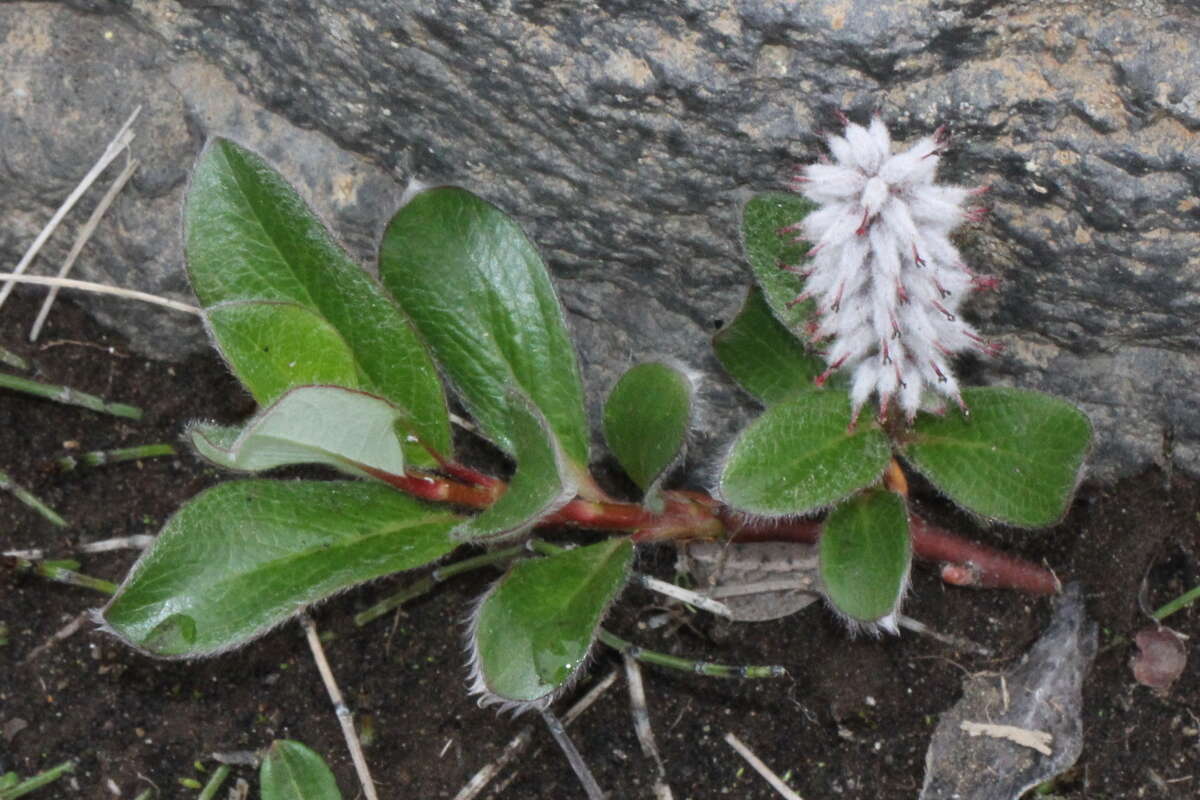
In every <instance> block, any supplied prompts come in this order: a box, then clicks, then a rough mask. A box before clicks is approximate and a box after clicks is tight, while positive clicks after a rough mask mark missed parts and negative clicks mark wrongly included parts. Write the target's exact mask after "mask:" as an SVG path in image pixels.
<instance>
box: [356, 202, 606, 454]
mask: <svg viewBox="0 0 1200 800" xmlns="http://www.w3.org/2000/svg"><path fill="white" fill-rule="evenodd" d="M379 274H380V277H381V278H382V280H383V283H384V285H385V286H386V287H387V288H388V289H389V290H390V291H391V292H392V294H394V295H395V296H396V298H397V299H398V300H399V301H400V304H401V306H403V307H404V309H405V311H407V312H408V314H409V316H410V317H411V318H412V320H413V322H415V323H416V325H417V328H418V329H419V330H420V331H421V334H422V335H423V336H424V337H425V340H426V341H427V342H429V345H430V347H432V348H433V352H434V354H435V355H436V356H437V360H438V362H439V363H440V364H441V365H442V368H443V369H444V370H445V373H446V375H447V376H448V377H449V378H450V380H451V382H452V383H453V384H454V386H455V387H456V388H457V390H458V392H459V395H460V396H461V397H462V400H463V403H464V405H466V407H467V410H468V411H470V413H471V415H472V416H473V417H474V418H475V421H476V422H478V423H479V426H480V429H481V430H482V432H483V433H484V435H485V436H487V437H488V438H490V439H491V440H492V441H494V442H495V443H496V444H497V445H498V446H499V447H500V448H502V449H503V450H505V451H507V452H508V453H513V452H514V451H515V442H514V433H513V430H512V426H513V418H512V415H510V413H509V411H508V390H509V389H510V388H511V387H516V388H519V389H520V390H521V391H522V392H523V393H524V394H525V395H526V396H527V397H529V398H530V399H531V400H532V401H533V403H534V405H536V406H537V408H538V410H539V411H541V413H542V415H543V416H545V418H546V421H547V422H548V423H549V424H550V429H551V430H552V431H553V432H554V434H555V436H556V437H557V438H558V441H559V444H560V446H561V447H562V449H563V452H564V453H565V454H566V456H567V458H568V460H569V461H570V462H571V463H572V464H573V465H574V467H575V468H576V469H577V470H578V471H580V472H583V471H585V468H586V466H587V463H588V445H589V441H590V431H589V427H588V423H587V417H586V415H585V413H584V404H583V386H582V383H581V382H580V378H579V365H578V363H577V362H576V359H575V350H574V348H573V346H572V344H571V339H570V336H569V335H568V333H567V326H566V322H565V320H564V318H563V311H562V307H561V306H560V305H559V303H558V296H557V295H556V294H555V292H554V287H553V285H552V284H551V283H550V275H549V273H548V272H547V271H546V265H545V264H544V263H543V262H542V258H541V256H540V255H538V252H537V250H536V249H535V248H534V246H533V245H532V244H531V243H530V241H529V240H528V239H527V238H526V237H525V234H524V233H523V232H522V231H521V228H520V226H518V225H517V224H516V222H514V221H513V220H512V219H511V218H510V217H509V216H508V215H507V214H505V213H503V212H502V211H500V210H499V209H498V208H496V207H495V206H493V205H491V204H490V203H487V202H485V201H483V200H481V199H480V198H478V197H476V196H475V195H473V194H471V193H470V192H468V191H466V190H465V189H458V188H454V187H445V188H439V189H430V190H427V191H423V192H420V193H419V194H417V195H416V196H415V197H413V198H412V199H411V200H410V201H409V202H408V203H407V204H406V205H405V206H404V207H403V208H401V209H400V210H399V211H398V212H396V216H395V217H393V218H392V221H391V222H390V223H389V224H388V227H387V230H386V231H385V232H384V234H383V241H382V243H381V244H380V251H379Z"/></svg>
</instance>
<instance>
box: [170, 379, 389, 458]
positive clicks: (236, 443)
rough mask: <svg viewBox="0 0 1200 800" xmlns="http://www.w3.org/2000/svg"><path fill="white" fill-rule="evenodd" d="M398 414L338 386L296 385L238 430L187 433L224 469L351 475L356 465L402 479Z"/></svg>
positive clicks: (204, 426) (202, 428) (197, 427)
mask: <svg viewBox="0 0 1200 800" xmlns="http://www.w3.org/2000/svg"><path fill="white" fill-rule="evenodd" d="M403 417H404V414H403V412H401V411H400V409H398V408H396V407H395V406H393V405H392V404H391V403H389V402H387V401H386V400H384V399H382V398H380V397H375V396H374V395H369V394H366V393H364V392H359V391H356V390H354V389H344V388H342V387H340V386H300V387H297V388H295V389H292V390H291V391H289V392H288V393H287V394H285V395H284V396H283V397H281V398H279V399H278V400H276V401H275V403H274V404H273V405H271V406H269V407H268V408H264V409H263V410H262V411H259V412H258V413H257V414H255V415H254V418H253V419H251V420H250V421H249V422H248V423H246V426H245V427H244V428H242V429H241V430H239V429H237V428H227V427H224V426H220V425H211V424H208V423H195V424H193V425H191V426H190V427H189V428H188V435H189V437H190V439H191V442H192V445H193V446H194V447H195V448H196V450H197V452H199V453H200V455H202V456H204V457H205V458H207V459H208V460H209V461H212V462H213V463H214V464H216V465H218V466H221V467H225V468H226V469H236V470H242V471H244V472H260V471H262V470H264V469H271V468H273V467H279V466H283V465H284V464H327V465H329V466H331V467H336V468H337V469H340V470H342V471H344V472H349V473H350V474H352V475H365V474H367V473H366V472H365V471H363V470H360V469H359V468H358V465H360V464H362V465H365V466H368V467H374V468H375V469H378V470H382V471H384V472H390V473H392V474H393V475H402V474H404V450H403V448H402V447H401V445H400V439H399V438H398V437H397V435H396V427H395V426H396V422H397V421H398V420H401V419H403Z"/></svg>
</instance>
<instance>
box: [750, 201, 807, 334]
mask: <svg viewBox="0 0 1200 800" xmlns="http://www.w3.org/2000/svg"><path fill="white" fill-rule="evenodd" d="M816 207H817V206H816V204H815V203H813V202H812V201H811V200H809V199H807V198H805V197H803V196H802V195H798V194H792V193H790V192H766V193H764V194H758V195H755V196H754V197H751V198H750V200H749V201H748V202H747V203H746V205H745V207H744V208H743V209H742V247H743V249H744V250H745V253H746V260H747V261H749V262H750V269H751V270H752V271H753V272H754V278H755V280H757V281H758V285H759V286H760V287H762V290H763V294H764V295H765V297H766V300H767V305H768V306H770V308H771V312H772V313H774V314H775V316H776V318H777V319H778V320H779V321H780V322H781V323H783V325H784V326H785V327H786V328H789V329H791V330H793V331H798V330H801V329H803V327H804V323H805V322H807V321H808V318H809V317H810V316H811V315H812V310H813V304H812V302H811V301H810V302H804V303H797V304H796V305H794V306H792V307H790V308H789V307H788V304H789V303H791V302H792V301H793V300H795V299H796V298H797V297H799V296H800V295H801V294H802V293H803V292H804V279H803V278H801V277H800V276H799V275H797V274H795V273H793V272H788V271H787V270H785V269H782V268H781V267H780V265H787V266H798V265H800V264H802V263H803V262H804V259H805V256H806V254H807V253H808V250H809V246H808V244H807V243H803V244H797V243H795V241H794V239H795V238H796V234H780V232H779V230H780V228H785V227H787V226H788V225H793V224H795V223H796V222H799V221H800V220H801V219H803V218H804V217H805V216H806V215H807V214H808V213H809V212H810V211H812V210H813V209H815V208H816Z"/></svg>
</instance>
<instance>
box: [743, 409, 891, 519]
mask: <svg viewBox="0 0 1200 800" xmlns="http://www.w3.org/2000/svg"><path fill="white" fill-rule="evenodd" d="M890 458H891V452H890V450H889V447H888V440H887V437H886V436H884V434H883V432H882V431H881V430H880V429H879V427H878V426H877V425H876V424H875V423H874V422H863V421H861V420H860V421H859V423H858V425H857V426H856V427H854V428H851V427H850V397H849V395H847V394H846V393H845V392H841V391H837V390H832V389H822V390H819V391H812V392H808V393H806V394H804V395H803V396H802V397H799V398H797V399H795V400H789V401H787V402H784V403H779V404H778V405H774V406H771V407H770V408H768V409H767V410H766V411H765V412H764V413H763V414H762V416H760V417H759V418H758V419H756V420H755V421H754V422H752V423H751V424H750V426H749V427H747V428H746V430H744V431H742V433H741V435H740V436H739V437H738V439H737V441H735V442H734V445H733V448H732V449H731V450H730V452H729V456H728V457H727V458H726V460H725V464H724V466H723V468H722V471H721V481H720V494H721V497H722V499H723V500H724V501H725V503H726V504H728V505H729V506H731V507H732V508H735V509H738V510H741V511H750V512H753V513H755V514H765V515H768V516H779V515H786V514H805V513H808V512H810V511H815V510H817V509H820V508H824V507H825V506H829V505H831V504H833V503H836V502H838V501H839V500H842V499H844V498H846V497H848V496H850V495H851V494H853V493H854V492H856V491H858V490H859V489H862V488H865V487H867V486H870V485H871V484H872V483H875V482H876V481H877V480H879V477H880V475H882V474H883V470H884V468H886V467H887V465H888V461H889V460H890Z"/></svg>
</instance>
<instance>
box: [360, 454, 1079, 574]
mask: <svg viewBox="0 0 1200 800" xmlns="http://www.w3.org/2000/svg"><path fill="white" fill-rule="evenodd" d="M359 466H360V467H361V468H362V469H363V470H364V471H366V472H367V473H369V474H370V475H372V476H373V477H375V478H378V479H379V480H381V481H384V482H386V483H388V484H391V485H392V486H394V487H396V488H397V489H399V490H400V491H402V492H405V493H407V494H410V495H412V496H414V497H418V498H420V499H422V500H430V501H434V502H440V503H449V504H451V505H457V506H463V507H466V508H472V509H483V508H487V507H488V506H490V505H491V504H492V503H494V502H496V500H497V499H498V498H499V497H500V495H502V494H503V493H504V490H505V489H506V488H507V486H506V484H505V483H504V482H503V481H501V480H498V479H495V478H488V480H487V481H480V480H479V478H480V477H487V476H480V475H479V474H478V473H474V474H472V476H471V478H470V480H471V483H472V484H474V485H467V484H465V483H461V482H459V481H458V480H455V479H453V478H443V477H439V476H436V475H429V474H426V473H422V472H417V471H409V472H406V473H405V474H403V475H395V474H392V473H388V472H383V471H381V470H377V469H374V468H372V467H367V466H365V465H359ZM456 472H458V476H461V477H466V475H467V472H466V471H457V470H456ZM480 483H484V484H486V485H479V484H480ZM554 525H572V526H575V527H580V528H588V529H591V530H606V531H628V532H630V533H632V535H633V540H634V541H637V542H652V541H666V540H688V539H718V538H721V537H722V536H726V537H728V538H729V539H730V540H732V541H736V542H766V541H771V542H804V543H809V544H812V543H815V542H816V541H817V539H818V538H820V535H821V525H820V523H819V522H817V521H814V520H762V519H747V518H745V517H743V516H741V515H739V514H738V513H737V512H735V511H732V510H730V509H728V508H726V507H725V506H723V505H721V504H720V503H719V502H717V501H716V500H715V499H713V498H712V497H710V496H709V495H707V494H703V493H700V492H683V491H673V492H663V510H662V511H657V512H655V511H650V510H649V509H647V508H644V507H643V506H640V505H637V504H634V503H621V502H616V501H595V500H583V499H575V500H572V501H571V502H569V503H567V504H566V505H565V506H563V507H562V508H560V509H559V510H558V511H556V512H555V513H554V514H551V515H550V516H549V517H546V518H545V519H544V520H542V521H541V523H539V526H554ZM909 531H910V533H911V535H912V544H913V552H914V554H915V555H916V556H917V557H919V558H922V559H925V560H927V561H934V562H940V563H941V564H942V565H943V566H942V570H941V576H942V580H944V581H945V582H946V583H951V584H954V585H956V586H975V587H978V588H995V589H1015V590H1017V591H1021V592H1025V593H1027V594H1034V595H1048V594H1056V593H1058V592H1059V591H1060V590H1061V588H1062V587H1061V584H1060V583H1059V581H1058V578H1057V577H1055V575H1054V573H1053V572H1051V571H1050V570H1048V569H1046V568H1045V567H1041V566H1038V565H1037V564H1033V563H1031V562H1028V561H1024V560H1022V559H1020V558H1016V557H1015V556H1010V555H1007V554H1005V553H1002V552H1000V551H999V550H995V549H993V548H991V547H987V546H985V545H982V544H979V543H977V542H972V541H969V540H967V539H964V538H962V537H961V536H958V535H956V534H953V533H951V532H949V531H947V530H944V529H942V528H939V527H937V526H935V525H932V524H930V523H928V522H926V521H925V520H923V519H921V518H920V517H918V516H916V515H915V514H914V515H910V517H909Z"/></svg>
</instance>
